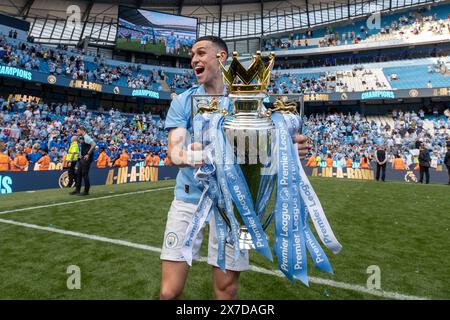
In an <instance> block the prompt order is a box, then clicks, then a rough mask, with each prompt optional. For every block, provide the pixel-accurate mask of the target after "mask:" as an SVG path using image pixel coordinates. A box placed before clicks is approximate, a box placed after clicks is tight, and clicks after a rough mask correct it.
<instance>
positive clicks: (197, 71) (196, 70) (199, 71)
mask: <svg viewBox="0 0 450 320" xmlns="http://www.w3.org/2000/svg"><path fill="white" fill-rule="evenodd" d="M203 71H205V67H203V66H197V67H195V69H194V72H195V75H196V76H198V75H201V74H202V73H203Z"/></svg>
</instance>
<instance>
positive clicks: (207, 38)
mask: <svg viewBox="0 0 450 320" xmlns="http://www.w3.org/2000/svg"><path fill="white" fill-rule="evenodd" d="M200 41H211V42H212V43H213V44H214V45H215V46H216V47H218V48H219V49H220V50H223V51H225V52H226V53H227V56H228V46H227V44H226V42H225V41H223V40H222V38H219V37H216V36H204V37H200V38H197V40H195V43H197V42H200Z"/></svg>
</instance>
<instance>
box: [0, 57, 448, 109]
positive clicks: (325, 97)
mask: <svg viewBox="0 0 450 320" xmlns="http://www.w3.org/2000/svg"><path fill="white" fill-rule="evenodd" d="M0 77H7V78H15V79H20V80H24V81H32V82H38V83H43V84H49V85H57V86H62V87H67V88H74V89H81V90H88V91H91V92H99V93H109V94H113V95H122V96H131V97H142V98H151V99H156V100H172V98H171V96H170V92H168V91H155V90H147V89H133V88H127V87H119V86H113V85H105V84H101V83H97V82H90V81H81V80H71V79H69V78H67V77H64V76H54V75H49V74H48V73H43V72H38V71H28V70H25V69H21V68H16V67H8V66H3V65H2V66H0ZM449 96H450V87H446V88H433V89H429V88H417V89H416V88H411V89H399V90H375V91H365V92H345V93H317V94H309V95H305V102H310V101H347V100H349V101H365V100H376V99H387V100H389V99H402V98H425V97H449ZM265 102H269V101H265Z"/></svg>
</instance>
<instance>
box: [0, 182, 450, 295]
mask: <svg viewBox="0 0 450 320" xmlns="http://www.w3.org/2000/svg"><path fill="white" fill-rule="evenodd" d="M311 181H312V184H313V186H314V188H315V190H316V192H317V194H318V196H319V198H320V199H321V202H322V205H323V207H324V209H325V212H326V214H327V217H328V219H329V221H330V224H331V226H332V228H333V230H334V232H335V234H336V236H337V238H338V240H339V241H340V242H341V244H342V245H343V250H342V252H341V253H340V254H338V255H336V256H335V255H333V254H332V253H331V252H329V251H328V250H326V253H327V255H328V257H329V258H330V261H331V263H332V265H333V268H334V272H335V274H334V275H328V274H325V273H323V272H321V271H318V270H315V269H313V268H312V263H311V261H310V262H309V263H308V267H309V270H308V274H309V275H310V276H313V277H319V278H322V279H330V280H334V281H338V282H341V283H345V284H349V285H350V286H349V287H348V288H347V289H344V288H341V287H336V286H332V285H324V284H317V283H311V284H310V288H307V287H305V286H303V285H302V284H300V282H297V283H296V285H292V284H291V283H290V282H289V281H288V280H287V279H286V278H284V277H277V276H274V275H268V274H263V273H259V272H254V271H247V272H244V273H242V275H241V279H240V284H239V298H241V299H326V300H328V299H380V297H378V296H375V295H372V294H370V293H366V292H363V290H360V289H358V288H360V287H358V286H362V287H364V286H366V282H367V278H368V277H369V274H367V273H366V270H367V267H369V266H371V265H377V266H379V268H380V270H381V289H382V290H384V291H389V292H395V293H399V294H403V295H410V296H417V297H424V298H431V299H448V298H450V289H449V288H450V277H449V276H448V275H449V273H448V272H449V271H448V270H449V269H448V263H449V262H450V250H448V244H449V243H450V187H448V186H440V185H410V184H404V183H394V182H387V183H376V182H372V181H350V180H337V179H327V178H315V179H314V178H313V179H311ZM173 185H174V182H173V181H163V182H158V183H139V184H128V185H114V186H99V187H93V188H92V195H91V196H90V197H89V198H90V199H93V198H98V197H104V196H112V195H113V196H116V195H119V194H123V193H128V194H127V195H121V196H117V197H109V198H105V199H97V200H93V201H86V202H79V203H72V204H64V205H58V206H51V207H43V208H34V209H31V210H25V211H18V212H12V213H6V214H4V213H1V212H4V211H7V210H14V209H20V208H29V207H37V206H45V205H49V204H57V203H63V202H70V201H77V200H84V199H89V198H85V197H75V198H74V197H73V196H69V195H68V193H69V191H70V190H44V191H38V192H34V193H16V194H12V195H2V196H0V219H4V220H13V221H16V222H22V223H27V224H32V225H38V226H42V227H50V228H56V229H59V230H66V231H76V232H79V233H83V234H89V235H96V236H102V237H107V238H111V239H117V240H125V241H128V242H132V243H137V244H145V245H149V246H153V247H156V248H160V247H161V245H162V241H163V233H164V227H165V222H166V215H167V211H168V209H169V206H170V202H171V200H172V198H173V189H166V190H159V191H155V192H146V193H134V192H138V191H143V190H148V189H152V188H163V187H170V186H173ZM272 228H273V227H271V229H272ZM269 236H270V238H271V239H273V236H272V234H270V235H269ZM206 239H207V237H206ZM206 245H207V243H206V241H204V245H203V248H202V255H203V256H206ZM251 264H252V265H255V266H259V267H263V268H266V269H277V266H276V264H275V263H271V262H270V261H267V260H265V259H264V258H263V257H261V256H259V255H258V254H256V253H255V252H252V254H251ZM70 265H77V266H79V267H80V269H81V289H80V290H69V289H68V288H67V286H66V282H67V278H68V277H69V275H68V274H67V273H66V271H67V268H68V266H70ZM210 274H211V267H210V266H208V265H207V264H206V263H204V262H194V265H193V268H192V269H191V271H190V274H189V278H188V282H187V284H186V288H185V292H184V295H183V298H184V299H213V298H214V297H213V290H212V284H211V276H210ZM159 281H160V260H159V253H158V252H152V251H148V250H143V249H138V248H131V247H127V246H123V245H117V244H112V243H105V242H101V241H96V240H94V239H86V238H80V237H74V236H71V235H65V234H59V233H54V232H50V231H45V230H36V229H32V228H29V227H25V226H18V225H11V224H8V223H5V222H4V221H3V222H2V221H1V220H0V299H157V298H158V293H159V284H160V283H159Z"/></svg>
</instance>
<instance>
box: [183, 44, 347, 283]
mask: <svg viewBox="0 0 450 320" xmlns="http://www.w3.org/2000/svg"><path fill="white" fill-rule="evenodd" d="M218 58H219V57H218ZM268 61H269V62H268V64H267V65H266V64H265V63H264V62H263V59H262V57H261V53H260V52H257V53H256V54H255V55H254V56H253V60H252V62H251V64H250V66H249V67H248V68H245V67H244V66H243V65H242V64H241V63H240V62H239V60H238V54H237V53H236V52H233V55H232V61H231V64H230V66H229V67H228V69H227V68H226V67H225V66H223V65H222V64H221V70H222V74H223V78H224V82H225V84H226V86H227V94H225V95H221V96H218V95H214V96H211V95H196V96H193V98H192V104H191V105H192V115H193V131H194V141H195V142H198V143H201V144H202V145H203V157H202V159H203V161H204V163H205V164H204V165H202V166H201V167H200V168H198V169H197V170H196V173H195V177H196V179H197V180H198V181H200V182H201V183H202V184H203V186H204V192H203V194H202V197H201V199H200V202H199V204H198V207H197V210H196V212H195V213H194V217H193V221H192V223H191V224H190V225H189V227H188V232H187V235H188V236H187V238H186V239H185V242H184V245H183V255H184V256H185V258H186V260H187V262H188V263H189V264H190V263H191V261H192V246H193V243H194V240H195V239H196V236H197V235H198V232H200V229H201V227H202V226H203V224H204V223H206V221H208V220H209V219H210V217H211V215H213V216H214V219H215V228H216V234H217V240H218V244H219V245H218V251H219V254H218V261H217V263H218V265H219V266H220V267H221V268H222V269H223V270H225V257H226V255H225V247H226V246H227V245H232V247H233V250H234V254H235V257H236V258H237V257H238V256H239V255H240V254H242V251H243V250H248V249H255V250H256V251H257V252H259V253H261V254H262V255H264V256H266V257H267V258H268V259H270V260H273V258H272V251H271V249H270V247H269V239H268V237H267V235H266V233H265V231H266V230H267V228H268V226H269V225H270V224H271V221H274V225H275V230H274V239H273V249H274V253H275V256H276V257H277V262H278V266H279V268H280V270H281V271H282V272H283V273H284V274H285V275H286V276H287V277H288V278H289V279H290V280H291V281H292V282H294V279H299V280H300V281H302V282H303V283H304V284H306V285H308V277H307V254H306V251H308V252H309V254H310V256H311V258H312V261H313V262H314V265H315V267H317V268H318V269H321V270H323V271H325V272H330V273H332V272H333V271H332V268H331V265H330V263H329V261H328V258H327V257H326V255H325V253H324V251H323V250H322V248H321V246H320V245H319V243H318V241H317V240H316V238H315V236H314V234H313V233H312V231H311V229H310V227H309V217H311V219H312V221H313V224H314V226H315V229H316V231H317V233H318V235H319V237H320V239H321V241H322V243H323V244H324V245H325V246H326V247H327V248H329V249H331V250H332V251H333V252H334V253H338V252H339V251H340V250H341V245H340V244H339V242H338V241H337V240H336V237H335V236H334V234H333V231H332V230H331V227H330V226H329V224H328V221H327V218H326V216H325V214H324V212H323V209H322V206H321V205H320V202H319V199H318V198H317V196H316V194H315V192H314V190H313V188H312V186H311V184H310V183H309V180H308V178H307V177H306V174H305V172H304V170H303V168H302V164H301V162H300V160H299V157H298V151H297V147H296V145H295V144H294V143H293V139H292V136H293V135H295V134H296V133H297V132H299V131H300V125H301V117H300V115H299V114H298V112H297V102H296V101H291V102H289V101H286V100H285V99H282V98H281V97H279V98H277V99H276V100H275V101H274V103H273V108H271V109H269V108H266V107H265V106H264V104H263V100H264V101H266V99H267V98H268V95H267V88H268V86H269V84H270V74H271V72H272V68H273V65H274V61H275V54H274V53H271V54H270V55H269V56H268ZM219 62H220V60H219ZM297 100H298V99H297ZM272 195H274V196H273V197H272ZM272 200H273V201H272ZM269 208H270V210H269Z"/></svg>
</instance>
